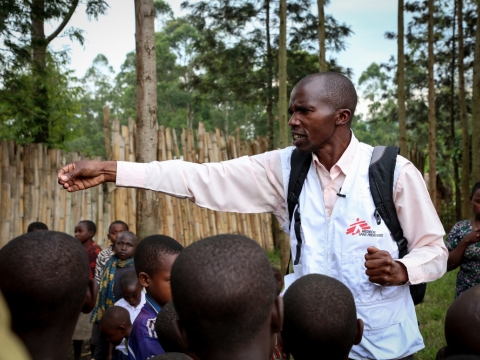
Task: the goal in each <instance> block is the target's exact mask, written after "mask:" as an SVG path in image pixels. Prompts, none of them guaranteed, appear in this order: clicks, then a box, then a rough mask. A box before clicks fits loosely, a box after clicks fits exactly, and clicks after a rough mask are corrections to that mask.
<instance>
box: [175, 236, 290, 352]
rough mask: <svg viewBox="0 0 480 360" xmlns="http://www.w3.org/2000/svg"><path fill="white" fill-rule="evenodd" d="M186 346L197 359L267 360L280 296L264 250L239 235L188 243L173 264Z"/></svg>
mask: <svg viewBox="0 0 480 360" xmlns="http://www.w3.org/2000/svg"><path fill="white" fill-rule="evenodd" d="M171 282H172V295H173V303H174V305H175V309H176V310H177V313H178V317H179V321H178V322H177V324H176V325H177V326H178V332H179V334H180V336H181V337H182V343H183V344H184V345H185V347H186V348H187V349H188V350H189V351H191V352H193V353H195V354H196V355H197V356H198V358H199V359H201V360H207V359H208V360H220V359H222V360H224V359H229V360H236V359H249V360H266V359H269V358H270V357H271V355H272V353H273V348H274V345H275V341H276V334H277V333H278V332H279V331H280V329H281V327H282V315H283V314H282V299H281V298H280V297H279V296H276V294H275V291H276V286H277V284H276V281H275V278H274V276H273V271H272V267H271V266H270V262H269V261H268V257H267V255H266V253H265V251H264V250H263V249H262V248H261V247H260V245H258V244H257V243H256V242H254V241H253V240H251V239H249V238H247V237H244V236H240V235H218V236H213V237H209V238H206V239H203V240H200V241H197V242H195V243H193V244H192V245H190V246H188V247H187V248H185V250H183V251H182V253H181V254H180V255H179V256H178V258H177V260H176V261H175V263H174V264H173V268H172V280H171Z"/></svg>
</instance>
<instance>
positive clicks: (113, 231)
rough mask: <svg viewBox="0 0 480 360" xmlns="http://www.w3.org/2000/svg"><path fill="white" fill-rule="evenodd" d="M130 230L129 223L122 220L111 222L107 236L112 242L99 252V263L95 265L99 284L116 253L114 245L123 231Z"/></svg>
mask: <svg viewBox="0 0 480 360" xmlns="http://www.w3.org/2000/svg"><path fill="white" fill-rule="evenodd" d="M128 230H129V229H128V225H127V224H126V223H124V222H123V221H121V220H115V221H114V222H112V223H111V224H110V226H109V228H108V235H107V237H108V240H110V242H111V243H112V244H111V245H110V246H109V247H108V248H106V249H105V250H102V251H101V252H100V254H98V257H97V263H96V265H95V280H96V281H97V284H99V285H100V280H102V276H103V272H104V271H105V265H106V263H107V261H108V260H109V259H110V257H111V256H112V255H113V254H114V253H113V246H114V245H115V243H116V242H117V238H118V235H120V233H121V232H123V231H128Z"/></svg>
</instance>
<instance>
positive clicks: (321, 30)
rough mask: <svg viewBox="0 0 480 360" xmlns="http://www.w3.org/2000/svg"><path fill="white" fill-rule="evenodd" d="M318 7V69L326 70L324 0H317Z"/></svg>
mask: <svg viewBox="0 0 480 360" xmlns="http://www.w3.org/2000/svg"><path fill="white" fill-rule="evenodd" d="M317 7H318V70H319V71H320V72H323V71H327V59H326V57H325V56H326V51H325V36H326V34H325V9H324V7H325V0H317Z"/></svg>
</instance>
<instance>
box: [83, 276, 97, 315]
mask: <svg viewBox="0 0 480 360" xmlns="http://www.w3.org/2000/svg"><path fill="white" fill-rule="evenodd" d="M97 292H98V285H97V281H96V280H95V279H90V281H89V282H88V287H87V293H86V294H85V302H84V303H83V307H82V313H84V314H88V313H90V312H91V311H92V310H93V308H94V307H95V303H96V301H97Z"/></svg>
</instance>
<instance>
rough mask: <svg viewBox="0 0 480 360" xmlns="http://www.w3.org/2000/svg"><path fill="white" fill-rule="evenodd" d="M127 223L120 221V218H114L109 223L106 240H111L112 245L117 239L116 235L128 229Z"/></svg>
mask: <svg viewBox="0 0 480 360" xmlns="http://www.w3.org/2000/svg"><path fill="white" fill-rule="evenodd" d="M128 230H129V228H128V225H127V224H126V223H125V222H123V221H121V220H115V221H114V222H112V223H111V224H110V226H109V227H108V235H107V237H108V240H110V241H111V242H112V245H115V242H116V241H117V238H118V235H119V234H120V233H121V232H123V231H128Z"/></svg>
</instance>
